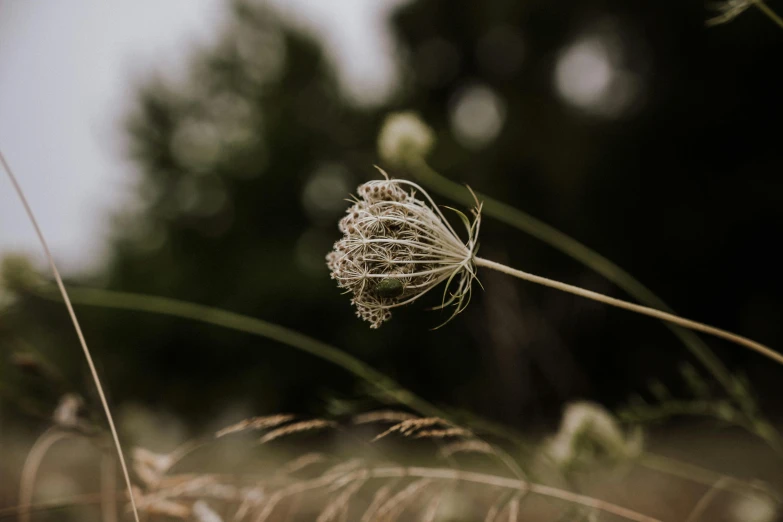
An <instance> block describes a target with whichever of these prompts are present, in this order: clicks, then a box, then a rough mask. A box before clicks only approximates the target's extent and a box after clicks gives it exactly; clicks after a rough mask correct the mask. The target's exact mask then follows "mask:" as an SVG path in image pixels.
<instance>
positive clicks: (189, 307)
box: [0, 287, 769, 514]
mask: <svg viewBox="0 0 783 522" xmlns="http://www.w3.org/2000/svg"><path fill="white" fill-rule="evenodd" d="M40 295H41V296H42V297H45V298H49V299H53V298H56V294H55V293H54V292H51V291H48V292H47V291H44V292H43V293H41V294H40ZM71 300H72V301H73V302H74V303H75V304H77V305H86V306H97V307H101V308H113V309H118V310H130V311H138V312H145V313H154V314H162V315H168V316H172V317H179V318H182V319H188V320H195V321H199V322H203V323H206V324H212V325H214V326H220V327H223V328H229V329H233V330H237V331H241V332H245V333H250V334H253V335H258V336H260V337H264V338H267V339H272V340H274V341H277V342H279V343H281V344H285V345H287V346H290V347H292V348H295V349H298V350H302V351H304V352H306V353H309V354H310V355H314V356H316V357H318V358H320V359H324V360H326V361H329V362H331V363H333V364H335V365H337V366H339V367H341V368H343V369H344V370H346V371H348V372H349V373H351V374H352V375H354V376H355V377H358V378H359V379H361V380H363V381H364V382H366V383H367V384H369V385H371V386H373V387H375V388H376V389H378V391H380V392H381V393H383V394H385V395H386V397H387V398H388V399H392V400H395V401H398V402H399V403H400V404H402V405H405V406H408V407H409V408H411V409H412V410H414V411H416V412H417V413H419V414H420V415H423V416H429V417H441V418H443V419H450V418H453V417H454V415H452V414H450V413H447V412H445V411H442V410H440V409H438V408H437V407H436V406H434V405H431V404H429V403H428V402H426V401H424V400H423V399H421V398H419V397H417V396H416V395H415V394H414V393H413V392H411V391H409V390H407V389H405V388H403V387H401V386H400V385H398V384H397V383H396V382H394V381H393V380H392V379H390V378H389V377H387V376H386V375H384V374H382V373H381V372H379V371H377V370H375V369H373V368H372V367H370V366H369V365H367V364H365V363H363V362H362V361H360V360H358V359H356V358H354V357H352V356H350V355H348V354H345V353H344V352H342V350H340V349H339V348H336V347H334V346H331V345H328V344H326V343H323V342H320V341H317V340H315V339H312V338H310V337H308V336H306V335H303V334H300V333H298V332H296V331H293V330H289V329H287V328H284V327H282V326H279V325H276V324H273V323H269V322H266V321H262V320H260V319H256V318H253V317H247V316H243V315H240V314H236V313H233V312H226V311H224V310H220V309H215V308H211V307H207V306H202V305H198V304H194V303H188V302H185V301H179V300H175V299H170V298H165V297H155V296H149V295H143V294H131V293H126V292H115V291H111V290H102V289H94V288H78V287H77V288H71ZM460 416H463V417H464V416H468V414H466V413H464V412H463V413H461V414H460ZM469 417H470V421H469V425H470V426H471V427H472V428H475V429H477V430H483V431H485V432H487V433H492V434H495V435H497V436H500V437H503V438H505V439H507V440H509V441H512V442H514V443H516V444H518V445H519V446H520V447H522V448H527V447H528V445H527V444H526V443H525V441H524V440H523V438H522V437H521V435H519V434H518V433H516V432H514V431H513V430H512V429H509V428H506V427H505V426H502V425H499V424H497V423H493V422H491V421H488V420H486V419H483V418H480V417H477V416H475V415H472V414H470V415H469ZM640 464H641V465H643V466H645V467H648V468H650V469H652V470H655V471H658V472H661V473H666V474H670V475H673V476H676V477H680V478H684V479H687V480H691V481H693V482H697V483H700V484H704V485H707V486H709V485H710V484H712V483H713V482H714V481H715V480H716V478H717V477H720V476H722V475H721V474H718V473H716V472H714V471H711V470H707V469H704V468H702V467H699V466H696V465H694V464H690V463H685V462H680V461H678V460H675V459H671V458H666V457H661V456H659V455H653V454H650V453H645V454H644V456H643V457H642V458H641V459H640ZM737 483H739V484H743V485H744V486H745V487H746V488H748V489H758V490H760V491H766V492H769V491H768V490H767V489H766V488H764V487H761V486H755V485H753V484H749V483H746V482H743V481H741V480H739V479H737ZM738 489H739V488H738ZM0 514H2V511H0Z"/></svg>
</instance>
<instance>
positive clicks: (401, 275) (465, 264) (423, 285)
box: [326, 171, 481, 328]
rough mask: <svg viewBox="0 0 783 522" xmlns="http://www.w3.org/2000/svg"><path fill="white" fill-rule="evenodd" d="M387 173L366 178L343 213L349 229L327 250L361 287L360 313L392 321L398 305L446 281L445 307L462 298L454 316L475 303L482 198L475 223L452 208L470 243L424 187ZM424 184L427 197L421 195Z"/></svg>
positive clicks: (342, 275)
mask: <svg viewBox="0 0 783 522" xmlns="http://www.w3.org/2000/svg"><path fill="white" fill-rule="evenodd" d="M381 172H382V173H383V174H384V176H385V178H386V179H382V180H377V181H370V182H368V183H365V184H363V185H360V186H359V188H358V189H357V193H358V196H355V197H354V198H353V199H352V200H351V201H353V205H352V206H351V207H350V208H349V209H348V212H347V214H346V216H345V217H344V218H343V219H342V220H340V225H339V226H340V230H341V231H342V232H343V234H344V236H343V238H342V239H340V240H339V241H338V242H337V243H335V245H334V250H333V251H332V252H330V253H329V255H328V256H326V260H327V264H328V266H329V269H330V270H331V274H332V279H336V280H337V284H338V286H339V287H340V288H345V289H346V291H347V292H350V293H352V294H353V299H352V300H351V303H352V304H354V305H355V306H356V315H358V316H359V317H361V318H362V319H364V320H365V321H368V322H369V323H370V327H371V328H378V327H379V326H380V325H381V324H382V323H383V322H384V321H387V320H389V319H390V318H391V309H392V308H394V307H397V306H402V305H405V304H408V303H410V302H412V301H415V300H416V299H418V298H419V297H421V296H422V295H424V294H426V293H427V292H429V291H430V290H432V289H433V288H434V287H435V286H437V285H438V284H440V283H442V282H444V281H445V282H446V288H445V290H444V297H443V302H442V304H441V306H439V307H437V308H444V307H446V306H449V305H454V306H455V310H454V313H453V314H452V316H451V317H453V316H454V315H456V314H457V313H459V312H460V311H462V310H463V309H464V308H465V306H467V303H468V300H469V297H470V287H471V283H472V282H473V279H475V278H476V270H475V266H474V256H475V253H476V249H477V247H478V244H477V239H478V233H479V225H480V222H481V220H480V212H481V205H480V204H479V203H478V201H477V202H476V208H475V209H474V211H473V214H474V219H473V222H472V223H471V221H470V220H469V219H468V217H467V216H465V214H463V213H462V212H460V211H458V210H454V209H452V210H454V212H456V213H457V214H458V215H459V216H460V218H461V219H462V221H463V223H464V225H465V228H466V229H467V233H468V241H467V243H463V242H462V240H461V239H460V238H459V236H458V235H457V233H456V232H455V231H454V229H453V228H452V226H451V225H450V224H449V223H448V221H447V220H446V218H445V217H444V216H443V214H442V213H441V211H440V210H439V209H438V208H437V206H436V205H435V203H434V202H433V201H432V198H430V197H429V195H428V194H427V193H426V192H425V191H424V190H423V189H422V188H421V187H419V186H418V185H416V184H415V183H411V182H410V181H405V180H398V179H389V178H388V176H387V175H386V173H385V172H383V171H381ZM417 191H418V192H419V193H420V194H421V196H422V197H423V199H419V198H417V197H416V194H417ZM450 289H451V290H450ZM449 291H450V292H451V293H450V295H449Z"/></svg>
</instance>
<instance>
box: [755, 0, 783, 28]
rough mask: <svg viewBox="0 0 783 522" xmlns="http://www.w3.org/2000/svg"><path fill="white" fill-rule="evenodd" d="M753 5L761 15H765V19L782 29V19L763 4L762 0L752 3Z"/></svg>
mask: <svg viewBox="0 0 783 522" xmlns="http://www.w3.org/2000/svg"><path fill="white" fill-rule="evenodd" d="M753 5H755V6H756V7H757V8H758V9H759V10H760V11H761V12H762V13H764V14H765V15H766V17H767V18H769V19H770V20H772V21H773V22H775V24H776V25H777V26H778V27H780V28H781V29H783V18H781V17H780V15H779V14H777V13H776V12H775V11H773V10H772V9H771V8H770V7H769V6H768V5H767V4H766V2H764V0H756V1H755V2H753Z"/></svg>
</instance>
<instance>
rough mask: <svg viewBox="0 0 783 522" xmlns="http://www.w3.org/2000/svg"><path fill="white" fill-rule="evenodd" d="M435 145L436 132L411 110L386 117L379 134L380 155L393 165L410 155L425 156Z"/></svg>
mask: <svg viewBox="0 0 783 522" xmlns="http://www.w3.org/2000/svg"><path fill="white" fill-rule="evenodd" d="M434 145H435V133H434V132H433V130H432V129H431V128H430V127H429V126H428V125H427V124H426V123H424V122H423V121H422V120H421V118H419V116H418V115H417V114H416V113H414V112H411V111H407V112H395V113H392V114H390V115H389V116H387V117H386V121H384V122H383V127H381V132H380V133H379V134H378V155H379V156H380V157H381V159H383V161H385V162H388V163H390V164H392V165H397V164H400V163H402V162H403V161H404V160H405V159H406V158H408V157H410V156H419V157H425V156H427V154H429V153H430V151H431V150H432V147H433V146H434Z"/></svg>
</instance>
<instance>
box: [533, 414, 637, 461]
mask: <svg viewBox="0 0 783 522" xmlns="http://www.w3.org/2000/svg"><path fill="white" fill-rule="evenodd" d="M595 450H600V451H601V453H602V454H604V455H605V456H607V457H609V458H614V459H629V458H634V457H636V456H638V455H639V454H640V453H641V451H642V434H641V431H634V432H632V433H631V434H630V435H629V436H626V435H625V434H624V433H623V432H622V430H621V429H620V425H619V423H618V422H617V420H616V419H615V418H614V417H612V414H611V413H609V411H607V410H606V409H605V408H603V407H602V406H600V405H598V404H595V403H592V402H587V401H580V402H574V403H571V404H569V405H568V406H567V407H566V409H565V411H564V412H563V418H562V420H561V422H560V429H559V430H558V432H557V434H556V435H555V436H554V437H552V438H550V439H549V440H548V441H547V442H546V443H545V448H544V451H545V452H546V454H547V455H548V456H549V458H551V459H552V460H553V461H554V462H555V464H557V465H558V466H561V467H569V466H570V465H572V464H574V463H575V462H577V461H578V460H580V459H585V458H587V459H589V458H591V457H592V456H593V455H586V454H585V453H586V452H590V451H593V452H594V451H595Z"/></svg>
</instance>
